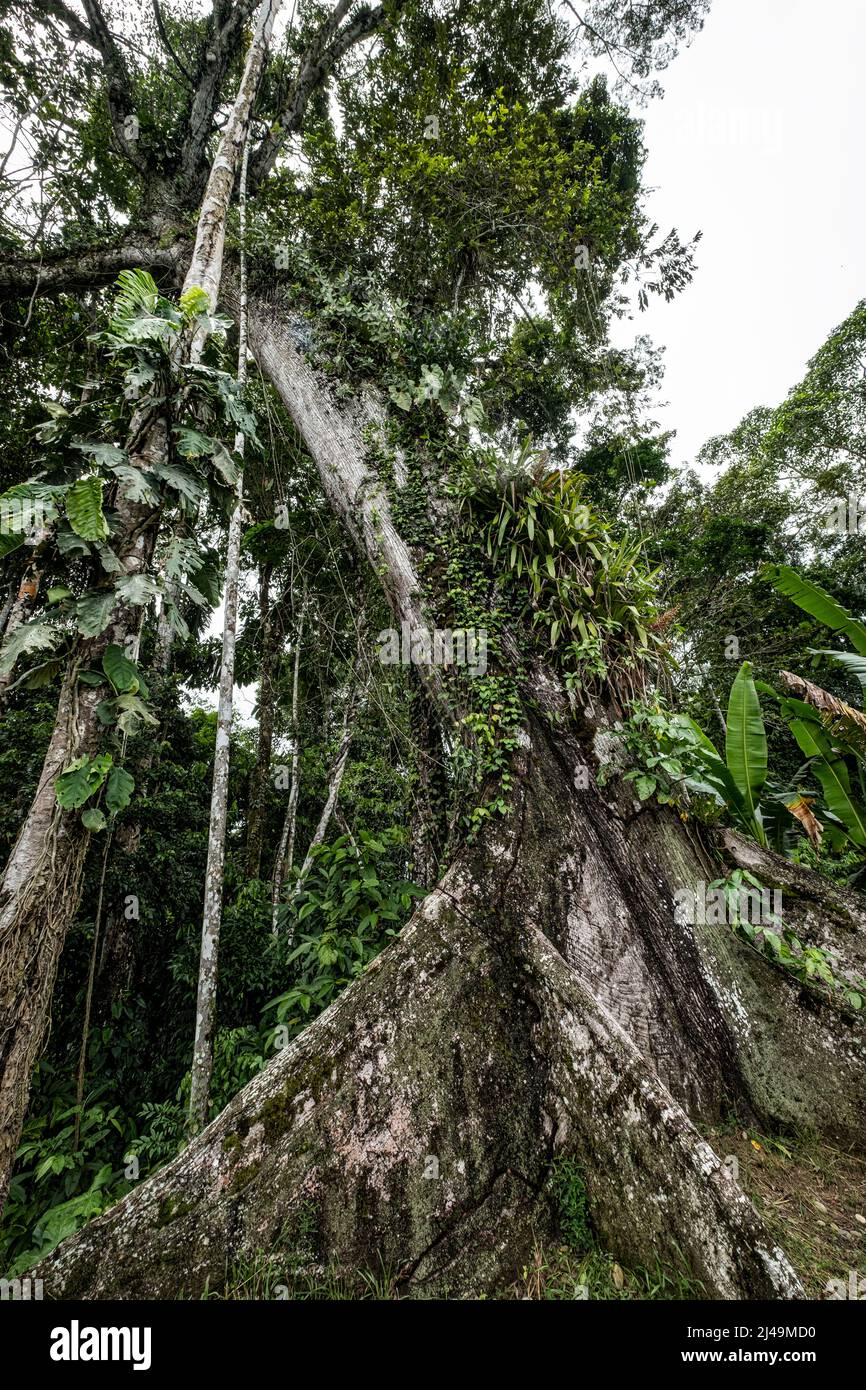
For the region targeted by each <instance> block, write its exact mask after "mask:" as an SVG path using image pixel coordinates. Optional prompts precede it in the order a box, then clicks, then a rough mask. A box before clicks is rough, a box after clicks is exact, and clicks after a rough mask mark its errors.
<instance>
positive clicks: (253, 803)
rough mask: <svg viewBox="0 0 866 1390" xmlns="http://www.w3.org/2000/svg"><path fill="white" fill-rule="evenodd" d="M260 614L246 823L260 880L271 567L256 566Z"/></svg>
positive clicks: (252, 865)
mask: <svg viewBox="0 0 866 1390" xmlns="http://www.w3.org/2000/svg"><path fill="white" fill-rule="evenodd" d="M259 615H260V629H261V649H262V657H261V667H260V674H259V738H258V748H257V751H256V761H255V764H254V766H253V770H252V775H251V777H250V800H249V816H248V821H247V877H248V878H260V877H261V870H262V845H263V842H264V835H265V807H266V805H267V795H268V778H269V776H270V771H271V748H272V746H273V741H274V693H275V692H274V667H275V665H276V661H277V644H278V635H279V634H278V629H277V623H276V616H275V613H274V609H273V605H272V603H271V566H270V565H261V566H260V567H259Z"/></svg>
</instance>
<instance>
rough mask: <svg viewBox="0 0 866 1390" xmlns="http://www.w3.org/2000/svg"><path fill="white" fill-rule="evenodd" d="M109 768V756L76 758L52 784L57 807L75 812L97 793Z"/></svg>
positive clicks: (106, 754) (103, 754) (101, 754)
mask: <svg viewBox="0 0 866 1390" xmlns="http://www.w3.org/2000/svg"><path fill="white" fill-rule="evenodd" d="M110 767H111V756H110V754H108V753H100V754H99V756H98V757H96V758H87V757H84V758H77V759H76V760H75V762H74V763H70V765H69V767H67V768H65V769H64V770H63V772H61V774H60V776H59V777H58V778H57V779H56V781H55V783H54V790H55V793H56V795H57V802H58V805H60V806H62V807H63V809H64V811H75V810H77V808H78V807H79V806H83V805H84V803H85V801H89V799H90V797H91V796H93V794H94V792H97V791H99V788H100V787H101V786H102V784H103V782H104V781H105V779H106V777H107V775H108V769H109V768H110Z"/></svg>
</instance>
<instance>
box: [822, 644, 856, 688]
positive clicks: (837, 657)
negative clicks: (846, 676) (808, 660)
mask: <svg viewBox="0 0 866 1390" xmlns="http://www.w3.org/2000/svg"><path fill="white" fill-rule="evenodd" d="M809 650H810V652H811V654H812V656H826V657H827V658H828V660H830V661H838V662H839V665H840V666H847V668H848V670H849V671H850V672H851V674H852V675H853V676H856V677H857V679H858V681H859V682H860V684H861V685H862V686H863V689H864V690H866V657H864V656H858V655H857V654H856V653H855V652H837V651H835V650H833V649H831V648H815V647H810V648H809Z"/></svg>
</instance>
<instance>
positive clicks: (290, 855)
mask: <svg viewBox="0 0 866 1390" xmlns="http://www.w3.org/2000/svg"><path fill="white" fill-rule="evenodd" d="M305 617H306V604H302V605H301V616H300V618H299V620H298V630H297V632H296V634H295V659H294V663H293V667H292V734H291V737H292V780H291V785H290V787H289V803H288V806H287V807H286V816H285V820H284V821H283V830H282V834H281V835H280V843H279V847H278V849H277V857H276V860H275V861H274V879H273V891H272V894H271V906H272V919H271V920H272V925H273V930H274V931H276V930H277V920H278V909H279V905H280V894H281V892H282V888H283V884H284V883H285V881H286V878H287V876H288V875H289V874H290V873H291V872H292V863H293V861H294V855H295V834H296V831H297V824H298V798H299V796H300V791H301V727H300V719H299V703H298V677H299V674H300V667H301V646H302V644H303V640H304V619H305Z"/></svg>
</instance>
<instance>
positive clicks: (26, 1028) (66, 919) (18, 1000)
mask: <svg viewBox="0 0 866 1390" xmlns="http://www.w3.org/2000/svg"><path fill="white" fill-rule="evenodd" d="M279 4H280V0H265V3H264V4H263V5H262V6H261V8H260V11H259V18H258V22H257V27H256V32H255V35H254V37H253V40H252V42H251V44H250V48H249V51H248V53H247V59H246V63H245V66H244V71H243V75H242V77H241V81H240V86H239V88H238V94H237V97H236V99H235V102H234V105H233V107H232V110H231V112H230V114H229V117H228V119H227V121H226V123H225V126H224V127H223V131H222V134H221V136H220V141H219V146H218V149H217V154H216V157H215V159H214V162H213V165H212V167H211V171H210V177H209V179H208V185H207V190H206V193H205V197H204V201H203V203H202V207H201V212H200V214H199V219H198V226H197V233H196V241H195V246H194V248H193V253H192V260H191V262H190V266H189V269H188V271H187V274H186V278H185V280H184V287H183V288H184V291H187V290H189V289H191V288H192V287H194V286H198V287H200V288H202V289H204V290H205V291H206V292H207V294H208V298H209V302H210V306H211V308H212V309H213V308H215V307H216V297H217V293H218V290H219V284H220V278H221V274H222V262H223V251H224V247H225V231H226V219H227V214H228V205H229V199H230V197H231V190H232V185H233V182H234V173H235V169H236V167H237V163H238V160H239V158H240V154H241V149H242V146H243V143H244V140H245V137H246V128H247V121H248V118H249V113H250V108H251V106H252V101H253V97H254V95H255V92H256V88H257V85H258V79H259V76H260V73H261V69H262V64H263V61H264V54H265V49H266V47H267V43H268V41H269V39H270V34H271V30H272V27H273V22H274V18H275V15H276V11H277V9H278V8H279ZM201 346H202V343H201V341H200V340H197V341H195V342H193V343H192V344H191V345H190V346H189V355H190V357H191V358H192V359H195V358H196V357H197V356H198V355H200V351H201ZM142 430H143V442H142V443H141V444H140V445H139V448H138V453H139V457H138V458H136V457H133V458H132V462H133V463H140V465H141V466H142V467H144V468H145V469H148V468H150V467H151V466H152V465H153V463H154V462H155V461H156V460H157V459H165V458H166V457H167V455H168V443H169V441H168V429H167V422H166V419H165V417H164V416H163V415H161V414H155V415H154V416H153V417H152V419H150V420H145V419H144V417H143V412H141V413H140V418H138V419H137V420H135V421H133V424H132V426H131V434H130V437H131V438H132V439H136V438H137V437H138V435H139V434H140V433H141V432H142ZM117 510H118V512H119V513H120V519H121V530H120V532H119V535H120V540H119V541H118V542H117V544H116V547H115V548H116V551H117V554H118V558H119V559H120V561H121V564H122V565H123V567H124V568H125V569H126V571H127V573H132V572H134V571H135V572H141V571H143V570H145V569H147V568H148V566H149V564H150V561H151V557H152V553H153V547H154V544H155V540H156V531H157V528H158V524H159V512H158V511H156V512H151V511H149V510H148V509H146V508H144V507H142V506H140V505H133V504H128V503H126V502H124V501H123V500H122V499H121V502H120V505H119V506H118V508H117ZM131 631H132V629H131V627H130V626H129V625H128V624H127V623H125V622H124V620H123V619H122V618H121V619H120V620H119V621H118V622H116V623H114V624H113V625H112V626H111V627H110V628H109V629H108V630H107V632H106V633H103V634H102V636H101V637H100V638H98V639H96V640H95V641H93V642H89V643H86V644H84V645H83V650H84V653H85V655H86V657H87V659H88V660H96V661H97V662H98V660H99V657H100V656H101V653H102V651H103V650H104V648H105V646H106V645H107V644H108V643H109V642H112V641H113V642H117V643H118V645H121V646H122V645H124V643H125V640H126V637H127V636H128V635H130V634H131ZM78 664H79V663H78V661H76V660H75V659H73V660H72V661H71V662H70V664H69V668H68V670H67V674H66V678H65V680H64V685H63V689H62V692H61V698H60V702H59V705H58V713H57V719H56V722H55V728H54V732H53V734H52V738H51V742H50V744H49V747H48V752H47V754H46V757H45V762H44V765H43V770H42V774H41V777H40V782H39V788H38V791H37V794H36V797H35V798H34V801H33V803H32V805H31V808H30V811H29V812H28V816H27V819H26V821H25V823H24V825H23V826H22V828H21V831H20V832H19V835H18V839H17V840H16V842H15V845H14V847H13V849H12V853H11V855H10V857H9V861H8V863H7V865H6V869H5V871H4V875H3V880H2V883H0V1210H2V1207H3V1204H4V1203H5V1199H6V1194H7V1191H8V1186H9V1179H10V1176H11V1169H12V1163H13V1161H14V1156H15V1151H16V1149H17V1147H18V1139H19V1136H20V1133H21V1126H22V1123H23V1119H24V1115H25V1113H26V1108H27V1098H28V1095H29V1089H30V1075H31V1072H32V1069H33V1065H34V1063H35V1061H36V1059H37V1057H38V1055H39V1050H40V1047H41V1045H42V1041H43V1038H44V1036H45V1031H46V1028H47V1024H48V1015H49V1010H50V1007H51V994H52V990H53V986H54V979H55V976H56V973H57V962H58V959H59V956H60V951H61V949H62V947H63V942H64V939H65V936H66V932H67V930H68V927H69V924H70V922H71V920H72V917H73V916H74V913H75V910H76V907H77V905H78V901H79V898H80V892H81V875H82V869H83V861H84V854H85V850H86V845H87V835H86V833H85V832H84V831H83V829H82V827H81V823H80V818H79V817H78V816H70V815H67V814H65V813H63V812H61V811H60V809H59V807H58V806H57V805H56V802H55V796H54V781H55V779H56V777H57V776H58V775H59V773H60V772H61V771H62V770H63V768H64V766H66V764H67V763H68V762H69V761H70V759H71V758H72V757H74V756H78V755H80V754H82V753H88V752H92V751H94V749H95V747H96V746H97V742H98V734H99V725H98V720H97V718H96V713H95V710H96V705H97V704H98V703H99V696H98V695H96V694H95V692H93V691H90V690H87V691H84V692H80V691H79V689H78V679H77V676H78Z"/></svg>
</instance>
